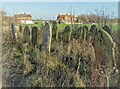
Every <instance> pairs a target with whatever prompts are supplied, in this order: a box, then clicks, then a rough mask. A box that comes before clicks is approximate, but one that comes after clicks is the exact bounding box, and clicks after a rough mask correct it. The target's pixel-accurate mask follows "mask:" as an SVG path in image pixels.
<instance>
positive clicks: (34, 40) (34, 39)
mask: <svg viewBox="0 0 120 89" xmlns="http://www.w3.org/2000/svg"><path fill="white" fill-rule="evenodd" d="M37 35H38V28H37V27H36V26H34V27H33V28H32V45H33V46H34V47H35V45H37Z"/></svg>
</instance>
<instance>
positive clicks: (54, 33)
mask: <svg viewBox="0 0 120 89" xmlns="http://www.w3.org/2000/svg"><path fill="white" fill-rule="evenodd" d="M52 38H53V39H54V40H55V39H56V40H57V39H58V27H57V22H56V21H53V23H52Z"/></svg>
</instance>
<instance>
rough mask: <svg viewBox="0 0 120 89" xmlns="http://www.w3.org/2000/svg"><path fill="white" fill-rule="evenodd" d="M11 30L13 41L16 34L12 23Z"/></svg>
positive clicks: (15, 39)
mask: <svg viewBox="0 0 120 89" xmlns="http://www.w3.org/2000/svg"><path fill="white" fill-rule="evenodd" d="M11 30H12V38H13V41H17V34H16V29H15V25H14V23H12V24H11Z"/></svg>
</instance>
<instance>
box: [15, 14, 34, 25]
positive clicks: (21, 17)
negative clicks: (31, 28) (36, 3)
mask: <svg viewBox="0 0 120 89" xmlns="http://www.w3.org/2000/svg"><path fill="white" fill-rule="evenodd" d="M15 21H16V22H17V23H23V24H33V21H32V15H31V14H26V13H24V14H17V15H15Z"/></svg>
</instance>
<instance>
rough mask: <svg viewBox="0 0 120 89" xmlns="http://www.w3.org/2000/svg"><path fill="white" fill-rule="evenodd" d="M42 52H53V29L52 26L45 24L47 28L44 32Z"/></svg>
mask: <svg viewBox="0 0 120 89" xmlns="http://www.w3.org/2000/svg"><path fill="white" fill-rule="evenodd" d="M42 38H43V39H42V50H44V51H48V52H49V53H50V50H51V38H52V29H51V26H50V24H48V23H45V26H44V28H43V31H42Z"/></svg>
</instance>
